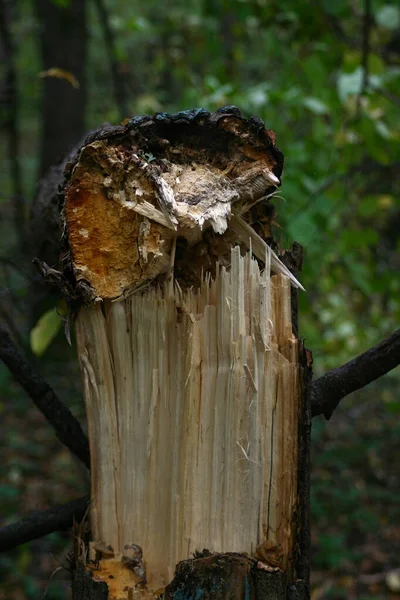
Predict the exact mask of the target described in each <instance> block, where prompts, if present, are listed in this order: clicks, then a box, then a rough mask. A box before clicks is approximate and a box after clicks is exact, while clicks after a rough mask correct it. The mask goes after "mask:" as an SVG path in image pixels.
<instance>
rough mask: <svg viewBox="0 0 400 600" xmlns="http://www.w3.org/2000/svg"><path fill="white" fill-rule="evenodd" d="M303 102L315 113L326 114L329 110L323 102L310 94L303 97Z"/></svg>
mask: <svg viewBox="0 0 400 600" xmlns="http://www.w3.org/2000/svg"><path fill="white" fill-rule="evenodd" d="M303 104H304V106H305V107H306V108H308V110H310V111H311V112H313V113H314V114H315V115H326V114H327V113H328V112H329V108H328V107H327V105H326V104H325V103H324V102H322V101H321V100H319V99H318V98H314V97H312V96H310V97H308V98H304V100H303Z"/></svg>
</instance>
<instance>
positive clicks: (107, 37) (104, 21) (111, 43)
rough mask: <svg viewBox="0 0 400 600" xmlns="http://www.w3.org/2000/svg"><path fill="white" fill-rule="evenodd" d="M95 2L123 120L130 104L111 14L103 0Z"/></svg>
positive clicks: (118, 106) (116, 98) (116, 99)
mask: <svg viewBox="0 0 400 600" xmlns="http://www.w3.org/2000/svg"><path fill="white" fill-rule="evenodd" d="M94 3H95V5H96V8H97V11H98V13H99V18H100V23H101V26H102V28H103V35H104V41H105V44H106V47H107V54H108V59H109V61H110V69H111V76H112V80H113V85H114V97H115V103H116V105H117V108H118V111H119V115H120V118H121V121H122V120H123V119H125V118H126V117H127V116H128V106H127V103H126V94H125V89H124V82H123V79H122V77H121V75H120V73H119V70H118V61H117V59H116V56H117V52H116V45H115V39H114V34H113V32H112V29H111V27H110V19H109V15H108V12H107V8H106V6H105V4H104V2H103V0H94Z"/></svg>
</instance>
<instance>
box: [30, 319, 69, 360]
mask: <svg viewBox="0 0 400 600" xmlns="http://www.w3.org/2000/svg"><path fill="white" fill-rule="evenodd" d="M61 324H62V321H61V319H60V317H59V316H58V314H57V313H56V311H55V310H54V309H51V310H48V311H47V312H45V313H44V315H42V316H41V317H40V319H39V321H38V322H37V323H36V325H35V327H34V328H33V329H32V331H31V334H30V343H31V348H32V352H33V353H34V354H36V356H41V355H42V354H43V353H44V352H45V351H46V349H47V348H48V347H49V345H50V344H51V342H52V341H53V339H54V338H55V337H56V335H57V333H58V331H59V330H60V329H61Z"/></svg>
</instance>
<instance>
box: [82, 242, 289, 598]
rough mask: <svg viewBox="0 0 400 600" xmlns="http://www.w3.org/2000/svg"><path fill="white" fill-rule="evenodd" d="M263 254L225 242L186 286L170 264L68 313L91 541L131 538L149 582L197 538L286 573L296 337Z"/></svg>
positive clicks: (114, 544)
mask: <svg viewBox="0 0 400 600" xmlns="http://www.w3.org/2000/svg"><path fill="white" fill-rule="evenodd" d="M265 252H266V254H265V257H264V261H265V269H264V270H263V271H260V267H259V263H258V262H257V261H256V260H255V259H254V258H252V255H251V253H249V252H248V253H245V254H244V255H243V252H242V253H241V251H240V249H239V247H235V248H233V249H232V250H231V259H230V262H231V265H230V268H226V267H225V266H218V265H217V269H216V274H215V277H213V278H212V277H211V276H210V275H209V274H207V275H205V276H203V278H202V283H201V285H200V286H199V288H198V289H196V290H190V289H187V290H182V288H181V287H180V286H179V283H178V282H177V281H176V280H174V278H173V277H172V276H171V277H170V278H169V279H168V280H167V281H165V282H164V283H162V284H160V285H158V286H153V287H151V286H150V287H148V289H145V290H142V291H141V292H138V293H133V294H132V295H130V296H128V297H127V298H125V299H122V300H119V301H117V302H112V301H110V300H106V301H104V302H101V303H94V304H93V305H91V306H90V307H84V308H82V309H81V310H80V312H79V314H78V317H77V320H76V334H77V344H78V352H79V360H80V364H81V369H82V374H83V381H84V393H85V401H86V409H87V417H88V427H89V437H90V445H91V456H92V505H91V525H92V539H93V540H95V541H97V542H99V543H100V542H101V543H103V544H105V545H106V546H111V548H112V553H113V554H114V555H115V556H116V557H118V556H122V555H124V554H125V555H126V553H127V550H126V548H127V547H128V546H132V544H134V545H137V546H139V547H140V548H141V550H142V552H143V564H142V565H139V561H137V563H136V571H135V573H136V575H138V568H139V566H142V567H143V570H144V569H145V570H146V578H147V583H148V585H149V587H150V588H152V589H157V588H158V587H160V586H164V585H165V584H167V583H168V582H169V581H170V580H171V579H172V577H173V574H174V569H175V566H176V564H177V563H178V562H179V561H180V560H182V559H187V558H189V557H190V556H191V554H192V553H193V552H194V551H196V550H203V549H204V548H207V549H208V550H210V551H211V552H214V551H215V552H245V553H248V554H251V555H253V556H255V557H256V558H257V559H258V560H259V561H260V563H261V566H264V567H265V568H267V569H270V570H273V569H278V568H279V569H283V570H285V571H288V573H289V574H291V575H292V576H293V569H294V566H293V564H292V561H293V556H294V550H293V545H294V541H295V534H296V531H295V529H296V524H295V522H294V515H295V512H296V511H295V507H296V503H297V470H298V411H299V398H300V397H301V394H300V391H299V385H300V383H299V381H300V377H299V366H298V341H297V339H296V338H295V337H294V336H293V334H292V324H291V305H290V281H289V279H288V278H287V277H285V276H284V275H281V274H278V275H273V276H271V252H270V251H269V250H268V247H266V251H265ZM133 564H134V565H135V563H133ZM138 565H139V566H138ZM134 570H135V569H134ZM143 578H144V575H143ZM139 579H140V578H139ZM136 580H137V578H136Z"/></svg>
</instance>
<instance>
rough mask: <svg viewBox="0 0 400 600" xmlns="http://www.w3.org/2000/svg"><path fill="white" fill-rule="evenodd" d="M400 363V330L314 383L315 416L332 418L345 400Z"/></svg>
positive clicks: (312, 397)
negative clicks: (340, 403) (343, 399)
mask: <svg viewBox="0 0 400 600" xmlns="http://www.w3.org/2000/svg"><path fill="white" fill-rule="evenodd" d="M399 364H400V329H397V331H395V332H394V333H393V334H392V335H391V336H390V337H388V338H387V339H385V340H383V341H382V342H380V343H379V344H377V345H376V346H374V347H373V348H371V349H370V350H368V351H367V352H364V353H363V354H360V355H359V356H357V357H356V358H354V359H353V360H351V361H350V362H348V363H346V364H345V365H342V366H341V367H338V368H337V369H333V370H332V371H329V373H326V375H323V376H322V377H320V378H319V379H317V380H316V381H314V383H313V384H312V388H311V410H312V416H313V417H315V416H316V415H321V414H323V415H325V417H326V419H330V417H331V416H332V414H333V411H334V410H335V408H336V407H337V406H338V404H339V402H340V401H341V399H342V398H344V397H345V396H347V395H348V394H351V393H352V392H355V391H356V390H359V389H360V388H362V387H364V386H366V385H368V384H369V383H371V381H375V379H378V377H381V376H382V375H385V374H386V373H388V372H389V371H391V370H392V369H394V368H395V367H397V366H398V365H399Z"/></svg>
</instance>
